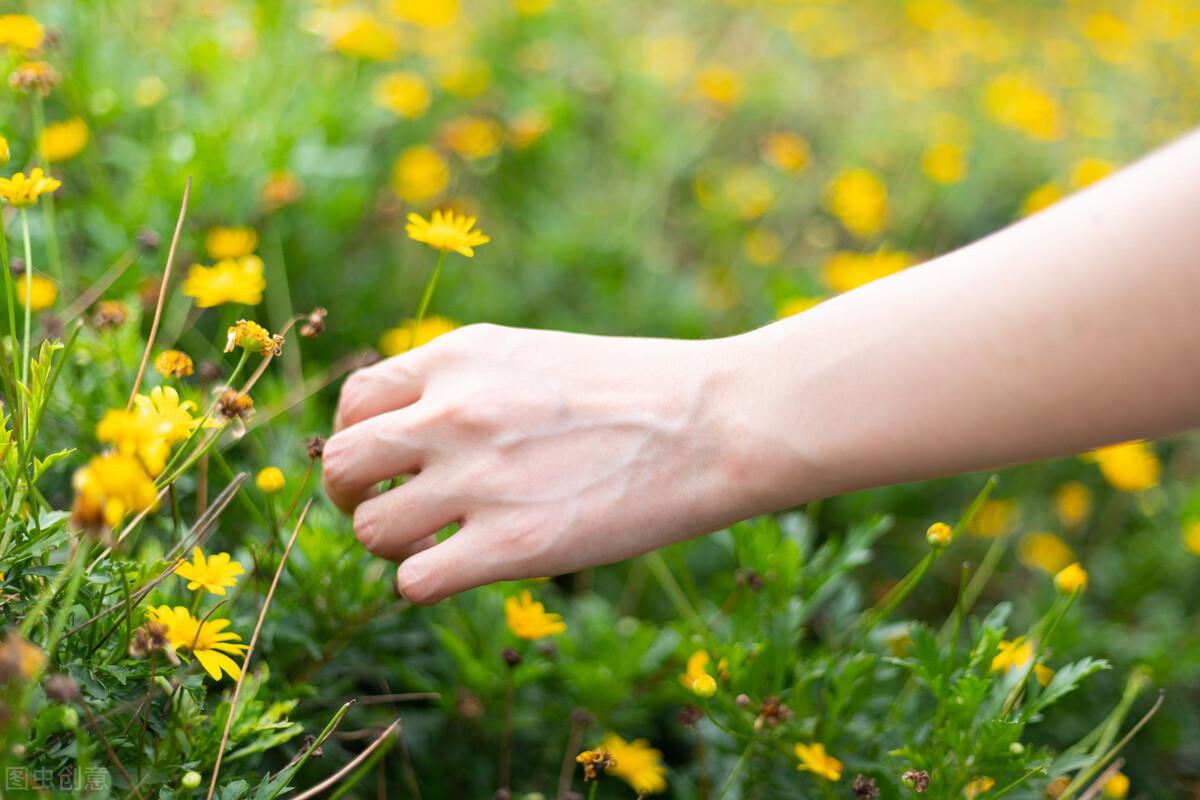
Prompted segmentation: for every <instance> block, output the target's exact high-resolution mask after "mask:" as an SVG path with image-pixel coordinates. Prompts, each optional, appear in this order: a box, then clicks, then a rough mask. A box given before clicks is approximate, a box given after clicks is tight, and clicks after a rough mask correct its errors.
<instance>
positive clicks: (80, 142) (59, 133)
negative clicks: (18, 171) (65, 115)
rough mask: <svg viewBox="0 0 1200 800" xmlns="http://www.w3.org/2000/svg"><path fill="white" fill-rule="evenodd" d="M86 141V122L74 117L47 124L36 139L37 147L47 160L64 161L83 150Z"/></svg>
mask: <svg viewBox="0 0 1200 800" xmlns="http://www.w3.org/2000/svg"><path fill="white" fill-rule="evenodd" d="M87 143H88V126H87V123H86V122H84V121H83V120H82V119H81V118H79V117H74V118H73V119H69V120H67V121H66V122H53V123H51V124H49V125H47V126H46V127H45V129H44V130H43V131H42V135H41V137H40V138H39V139H38V149H39V150H41V151H42V156H44V157H45V159H46V160H47V161H66V160H68V159H71V158H74V157H75V156H77V155H79V154H80V153H81V152H83V148H85V147H87Z"/></svg>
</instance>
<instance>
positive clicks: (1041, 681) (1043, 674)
mask: <svg viewBox="0 0 1200 800" xmlns="http://www.w3.org/2000/svg"><path fill="white" fill-rule="evenodd" d="M1033 675H1034V677H1035V678H1037V682H1038V685H1040V686H1041V687H1042V688H1045V687H1047V686H1049V685H1050V681H1052V680H1054V670H1052V669H1050V668H1049V667H1047V666H1046V665H1045V664H1034V665H1033Z"/></svg>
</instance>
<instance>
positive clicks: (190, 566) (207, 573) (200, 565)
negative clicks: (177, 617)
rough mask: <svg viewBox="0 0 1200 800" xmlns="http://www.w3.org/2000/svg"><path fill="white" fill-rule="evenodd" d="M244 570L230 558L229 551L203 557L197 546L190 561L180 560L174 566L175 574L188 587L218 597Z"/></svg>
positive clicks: (235, 582) (234, 582) (233, 584)
mask: <svg viewBox="0 0 1200 800" xmlns="http://www.w3.org/2000/svg"><path fill="white" fill-rule="evenodd" d="M245 571H246V570H245V568H243V567H242V565H241V564H239V563H238V562H236V561H233V560H231V559H230V556H229V553H214V554H213V555H211V556H209V557H208V558H205V557H204V553H203V551H201V550H200V548H199V547H196V548H193V550H192V560H191V561H190V562H189V561H181V562H180V563H179V565H178V566H177V567H175V574H176V575H178V576H179V577H181V578H183V579H184V580H186V581H187V582H188V585H187V588H188V589H190V590H192V591H195V590H196V589H204V590H205V591H206V592H208V593H209V594H215V595H218V596H220V597H223V596H224V595H225V589H226V588H228V587H230V586H236V585H237V576H238V575H241V574H242V573H244V572H245Z"/></svg>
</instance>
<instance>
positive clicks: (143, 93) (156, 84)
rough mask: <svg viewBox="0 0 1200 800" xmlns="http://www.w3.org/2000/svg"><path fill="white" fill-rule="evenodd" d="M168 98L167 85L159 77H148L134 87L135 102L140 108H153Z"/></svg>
mask: <svg viewBox="0 0 1200 800" xmlns="http://www.w3.org/2000/svg"><path fill="white" fill-rule="evenodd" d="M166 96H167V84H166V83H164V82H163V79H162V78H160V77H158V76H157V75H147V76H146V77H144V78H142V79H141V80H139V81H138V82H137V84H136V85H135V86H134V87H133V102H134V104H135V105H137V107H138V108H151V107H152V106H156V105H158V104H159V103H161V102H162V99H163V98H164V97H166Z"/></svg>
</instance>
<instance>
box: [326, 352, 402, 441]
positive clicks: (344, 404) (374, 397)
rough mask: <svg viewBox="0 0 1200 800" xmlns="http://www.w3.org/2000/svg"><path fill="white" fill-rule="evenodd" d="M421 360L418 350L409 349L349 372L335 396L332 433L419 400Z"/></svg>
mask: <svg viewBox="0 0 1200 800" xmlns="http://www.w3.org/2000/svg"><path fill="white" fill-rule="evenodd" d="M424 361H425V359H423V358H421V357H420V356H418V355H417V353H415V352H408V353H402V354H400V355H398V356H393V357H392V358H389V359H387V360H386V361H380V362H379V363H378V364H372V365H371V366H369V367H364V368H363V369H360V370H357V371H355V372H352V373H350V376H349V377H348V378H346V382H345V383H343V384H342V393H341V396H340V397H339V398H338V408H337V415H336V416H335V417H334V426H333V431H334V433H337V432H338V431H341V430H343V429H345V428H349V427H350V426H351V425H356V424H358V423H359V422H362V421H363V420H366V419H370V418H371V417H374V416H378V415H379V414H384V413H386V412H388V411H396V410H397V409H401V408H404V407H405V406H410V405H412V404H413V403H415V402H417V400H420V399H421V391H422V389H423V388H424V378H425V370H424V366H423V364H424Z"/></svg>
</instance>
